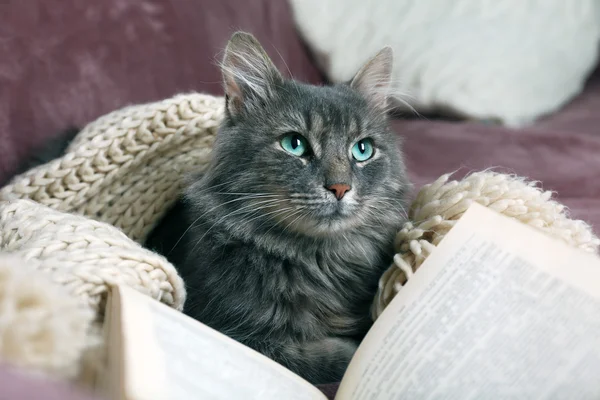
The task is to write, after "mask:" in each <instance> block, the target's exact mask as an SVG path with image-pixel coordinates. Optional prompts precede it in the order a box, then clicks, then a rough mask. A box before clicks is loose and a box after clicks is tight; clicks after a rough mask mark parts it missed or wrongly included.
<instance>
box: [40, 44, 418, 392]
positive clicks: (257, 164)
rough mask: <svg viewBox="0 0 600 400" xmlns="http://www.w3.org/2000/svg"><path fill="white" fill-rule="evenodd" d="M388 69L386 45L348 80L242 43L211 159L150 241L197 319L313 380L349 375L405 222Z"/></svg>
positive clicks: (231, 55)
mask: <svg viewBox="0 0 600 400" xmlns="http://www.w3.org/2000/svg"><path fill="white" fill-rule="evenodd" d="M390 71H391V52H390V50H389V49H386V50H384V51H382V52H381V53H379V54H378V55H377V56H376V57H374V58H373V59H372V60H371V61H370V62H369V63H367V64H366V65H365V67H363V69H362V70H361V71H359V73H358V74H357V76H356V77H355V78H354V79H353V81H352V82H351V83H349V84H345V85H336V86H332V87H315V86H311V85H306V84H302V83H298V82H295V81H290V80H285V79H283V78H282V77H281V76H280V75H279V73H278V72H277V71H276V70H275V67H274V66H273V65H272V63H271V62H270V60H269V59H268V57H267V56H266V54H265V53H264V51H263V50H262V48H261V47H260V45H259V44H258V42H256V40H255V39H254V38H252V37H251V36H250V35H247V34H240V33H238V34H235V35H234V36H233V38H232V40H231V41H230V43H229V45H228V48H227V50H226V52H225V59H224V61H223V72H224V80H225V93H226V102H227V104H226V105H227V108H226V110H227V111H226V117H225V120H224V122H223V124H222V126H221V128H220V131H219V133H218V135H217V139H216V142H215V144H214V149H213V158H212V162H211V164H210V166H209V167H208V169H207V170H206V171H205V172H204V174H203V175H197V176H194V177H191V178H190V179H189V185H188V186H187V188H186V189H185V192H184V195H183V196H182V198H181V199H180V200H179V201H178V202H177V204H176V205H175V207H173V209H172V210H170V211H169V212H168V214H167V215H166V216H165V217H164V218H163V219H162V221H161V222H160V223H159V224H158V226H157V227H156V228H155V229H154V230H153V232H152V233H151V235H150V236H149V238H148V240H147V242H146V245H147V246H148V247H149V248H152V249H154V250H155V251H157V252H159V253H162V254H164V255H165V256H166V257H167V258H168V259H169V260H170V261H171V262H172V263H173V264H174V265H175V266H176V267H177V269H178V271H179V273H180V274H181V276H182V278H183V279H184V281H185V283H186V287H187V293H188V296H187V301H186V304H185V306H184V312H185V313H186V314H188V315H190V316H192V317H194V318H196V319H198V320H199V321H201V322H203V323H205V324H207V325H209V326H211V327H213V328H215V329H217V330H219V331H221V332H223V333H225V334H227V335H229V336H230V337H232V338H234V339H236V340H238V341H240V342H241V343H244V344H246V345H248V346H250V347H252V348H254V349H256V350H258V351H260V352H261V353H263V354H265V355H266V356H268V357H270V358H272V359H274V360H275V361H277V362H279V363H281V364H282V365H284V366H286V367H288V368H290V369H291V370H292V371H294V372H296V373H298V374H299V375H301V376H303V377H304V378H306V379H308V380H309V381H311V382H313V383H326V382H333V381H338V380H340V378H341V376H342V374H343V372H344V370H345V369H346V367H347V364H348V362H349V360H350V358H351V357H352V355H353V354H354V351H355V349H356V346H357V343H358V342H359V341H360V339H361V338H362V337H363V335H364V334H365V332H366V330H367V329H368V328H369V327H370V325H371V318H370V313H369V307H370V305H371V303H372V301H373V298H374V294H375V291H376V287H377V282H378V280H379V278H380V276H381V274H382V273H383V271H384V270H385V269H386V268H387V267H388V266H389V265H390V263H391V261H392V256H393V248H392V243H393V239H394V235H395V233H396V231H397V230H398V229H399V228H400V227H401V225H402V223H403V222H404V219H405V216H406V211H405V210H406V206H407V193H408V192H409V190H410V184H409V182H408V180H407V178H406V172H405V168H404V165H403V161H402V154H401V152H400V150H399V148H398V147H397V139H396V135H395V134H394V133H393V132H391V131H390V130H389V127H388V119H387V114H386V104H387V89H388V88H389V75H390ZM46 161H49V160H46Z"/></svg>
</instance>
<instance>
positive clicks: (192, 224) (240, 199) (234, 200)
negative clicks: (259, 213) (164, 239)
mask: <svg viewBox="0 0 600 400" xmlns="http://www.w3.org/2000/svg"><path fill="white" fill-rule="evenodd" d="M252 199H253V198H252V197H240V198H237V199H233V200H230V201H226V202H224V203H220V204H218V205H216V206H215V207H213V208H211V209H209V210H208V211H206V212H204V213H203V214H201V215H200V216H198V218H196V219H195V220H194V221H193V222H192V223H191V224H190V226H188V227H187V229H186V230H185V231H184V232H183V233H182V234H181V236H180V237H179V239H177V242H175V244H174V245H173V247H172V248H171V250H169V252H168V253H167V255H169V254H171V252H172V251H173V250H175V248H176V247H177V245H178V244H179V243H180V242H181V240H182V239H183V238H184V236H185V235H186V234H187V233H188V232H189V230H190V229H192V228H193V227H194V225H196V223H197V222H198V221H199V220H200V219H201V218H202V217H204V216H205V215H207V214H208V213H210V212H212V211H215V210H216V209H217V208H220V207H223V206H226V205H228V204H231V203H234V202H237V201H243V200H252ZM276 200H277V199H275V200H265V202H271V201H276ZM281 201H285V199H281ZM259 203H260V202H259ZM251 206H254V204H250V205H248V206H246V207H244V208H247V207H251ZM238 210H239V209H238ZM218 222H220V220H219V221H217V223H218ZM213 226H214V225H213Z"/></svg>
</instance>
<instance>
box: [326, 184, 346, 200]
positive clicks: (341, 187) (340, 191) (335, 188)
mask: <svg viewBox="0 0 600 400" xmlns="http://www.w3.org/2000/svg"><path fill="white" fill-rule="evenodd" d="M350 189H352V188H351V187H350V185H346V184H345V183H336V184H334V185H330V186H327V190H329V191H331V192H333V194H335V197H336V198H337V199H338V200H341V199H342V197H344V195H345V194H346V192H347V191H349V190H350Z"/></svg>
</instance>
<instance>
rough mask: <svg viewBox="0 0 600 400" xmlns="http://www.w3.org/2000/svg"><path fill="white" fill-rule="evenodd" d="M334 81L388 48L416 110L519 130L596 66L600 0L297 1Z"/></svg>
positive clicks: (573, 90)
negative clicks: (495, 122) (498, 123)
mask: <svg viewBox="0 0 600 400" xmlns="http://www.w3.org/2000/svg"><path fill="white" fill-rule="evenodd" d="M290 2H291V4H292V9H293V11H294V17H295V20H296V23H297V26H298V29H299V31H300V33H301V35H302V36H303V37H304V39H305V40H306V41H307V43H308V45H309V47H310V48H311V49H312V50H313V52H314V53H315V55H316V56H317V58H318V60H319V63H320V64H321V67H322V68H323V69H324V72H325V73H326V74H327V75H328V77H329V79H330V80H332V81H334V82H341V81H346V80H349V79H351V78H352V76H353V75H354V74H355V73H356V72H357V71H358V69H359V68H360V66H361V65H362V64H363V63H364V62H365V61H366V60H367V59H368V58H369V57H371V56H373V55H374V54H375V53H376V52H377V51H378V50H380V49H381V48H382V47H383V46H385V45H390V46H392V48H393V49H394V75H393V80H394V82H395V88H396V89H397V93H398V94H399V95H400V98H401V99H403V100H404V101H405V102H406V103H408V104H406V105H407V106H412V107H414V108H415V109H416V110H417V111H419V112H431V111H440V109H442V110H443V109H446V110H451V111H452V112H453V113H457V114H459V115H463V116H465V117H468V118H474V119H497V120H499V121H501V122H502V123H503V124H505V125H508V126H521V125H524V124H527V123H529V122H532V121H533V120H535V119H536V118H538V117H540V116H542V115H544V114H548V113H551V112H553V111H556V110H557V109H559V108H560V107H561V106H563V105H564V104H565V103H566V102H568V101H569V100H570V99H572V98H573V97H574V96H576V95H577V94H579V93H580V92H581V90H582V87H583V85H584V83H585V79H586V78H587V77H588V75H589V74H590V72H591V71H592V70H593V69H594V67H595V66H596V60H597V54H598V41H599V38H600V0H377V1H366V0H290Z"/></svg>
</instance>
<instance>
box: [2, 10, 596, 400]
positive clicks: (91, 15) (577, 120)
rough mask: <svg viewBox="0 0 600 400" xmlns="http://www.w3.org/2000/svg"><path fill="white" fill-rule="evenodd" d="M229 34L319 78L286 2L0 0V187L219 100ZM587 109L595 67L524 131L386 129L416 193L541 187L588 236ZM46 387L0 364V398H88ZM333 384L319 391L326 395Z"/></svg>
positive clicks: (403, 118) (399, 125)
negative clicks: (70, 154) (114, 127)
mask: <svg viewBox="0 0 600 400" xmlns="http://www.w3.org/2000/svg"><path fill="white" fill-rule="evenodd" d="M234 30H245V31H249V32H251V33H253V34H254V35H255V36H256V37H257V38H258V39H259V41H261V43H262V44H263V45H264V47H265V48H266V50H267V52H268V53H269V54H270V56H271V57H272V59H273V61H274V62H275V64H276V65H277V66H278V67H279V68H280V70H281V71H282V72H283V73H284V74H287V75H288V76H293V77H294V78H296V79H299V80H302V81H305V82H310V83H325V78H324V76H323V74H322V73H321V72H320V70H319V68H318V67H317V63H316V62H315V61H314V59H313V55H312V54H311V53H310V51H309V50H308V49H307V47H306V46H305V44H304V43H303V41H302V38H301V37H300V36H299V34H298V33H297V31H296V29H295V27H294V23H293V18H292V15H291V10H290V7H289V5H288V3H287V2H286V1H285V0H277V1H274V0H270V1H269V0H253V1H251V2H250V1H247V0H221V1H218V2H217V1H211V0H161V1H156V0H104V1H102V2H100V1H98V2H82V1H78V0H28V1H17V0H8V1H6V0H5V1H0V186H1V185H3V184H5V183H6V182H7V181H9V180H10V178H11V177H12V176H13V175H14V174H15V172H16V171H17V169H18V167H19V164H20V163H21V162H22V160H24V159H26V158H27V157H29V156H30V155H31V154H34V153H35V152H36V150H37V149H39V148H40V147H41V146H43V145H44V143H45V142H47V141H48V140H50V139H52V138H56V137H58V136H59V135H60V134H61V132H64V131H65V130H67V129H70V128H73V127H76V128H78V127H83V126H84V125H85V124H87V123H89V122H90V121H93V120H94V119H96V118H97V117H99V116H101V115H103V114H106V113H108V112H110V111H113V110H115V109H118V108H121V107H124V106H127V105H130V104H136V103H143V102H151V101H156V100H160V99H163V98H167V97H170V96H173V95H175V94H177V93H181V92H192V91H196V92H206V93H210V94H215V95H220V94H222V89H221V83H220V79H221V76H220V72H219V69H218V67H217V60H218V59H219V57H220V55H221V54H222V53H221V52H222V49H223V46H224V45H225V43H226V41H227V39H228V38H229V37H230V35H231V33H232V32H233V31H234ZM598 110H600V71H599V72H596V73H594V74H593V75H592V77H591V78H590V79H589V81H588V83H587V85H586V89H585V91H584V93H583V94H582V95H581V96H579V97H577V98H576V99H575V100H574V101H572V102H571V103H570V104H568V105H567V106H566V107H564V108H563V109H562V110H560V111H559V112H557V113H555V114H553V115H551V116H548V117H546V118H543V119H542V120H539V121H537V122H536V123H534V124H533V125H531V126H528V127H526V128H521V129H509V128H504V127H502V126H497V125H489V124H484V123H481V122H477V121H461V120H449V119H443V118H440V117H436V116H423V115H410V114H406V115H400V116H397V117H395V119H394V121H393V122H392V127H393V129H394V131H395V132H397V134H398V135H400V136H401V137H402V139H403V146H404V152H405V154H406V162H407V168H408V170H409V173H410V178H411V180H412V181H413V183H414V184H415V187H416V188H419V187H420V186H421V185H423V184H425V183H428V182H432V181H433V180H435V179H437V178H438V177H439V176H440V175H442V174H444V173H448V172H452V171H455V173H456V176H457V177H460V176H461V175H464V174H466V173H468V172H470V171H474V170H481V169H484V168H490V167H493V168H496V169H497V170H499V171H505V172H511V173H514V174H517V175H521V176H527V177H529V178H531V179H534V180H538V181H540V182H541V183H542V185H543V187H544V188H545V189H548V190H552V191H555V192H556V193H557V197H558V199H559V200H560V201H562V202H563V203H564V204H566V205H567V206H568V207H569V209H570V211H571V214H572V215H573V217H575V218H580V219H583V220H586V221H587V222H589V223H591V224H592V225H593V226H594V227H596V229H597V227H600V179H598V174H599V173H600V129H599V126H600V113H598ZM15 374H16V375H15ZM15 376H17V378H15ZM7 382H10V383H11V385H10V387H9V386H7V384H6V383H7ZM48 385H49V386H48ZM55 386H56V385H54V384H51V383H47V382H46V383H43V384H42V383H40V381H39V378H36V377H29V378H28V377H26V376H23V375H21V374H19V373H17V372H15V371H12V370H8V369H0V398H2V399H29V398H31V399H33V398H47V399H49V398H52V397H51V396H50V395H49V393H53V390H56V391H57V393H62V392H61V390H63V391H64V390H67V391H69V393H70V394H69V395H68V396H67V395H62V397H60V398H65V399H67V398H69V399H70V398H73V399H76V398H80V399H84V398H87V397H85V396H86V395H85V394H80V395H78V394H77V393H75V392H76V390H75V389H72V388H71V389H65V388H63V387H62V386H61V387H55ZM59 386H60V385H59ZM49 387H50V388H49ZM336 387H337V386H336V384H335V383H333V384H331V385H324V386H321V387H320V389H321V390H322V391H324V392H325V393H326V394H327V395H328V396H329V397H330V398H333V396H334V394H335V389H336ZM6 388H9V390H8V392H7V390H6ZM71 391H73V392H74V393H71ZM41 393H44V395H41ZM57 396H61V395H57ZM69 396H71V397H69ZM72 396H75V397H72ZM76 396H82V397H76ZM56 398H59V397H56Z"/></svg>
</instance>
